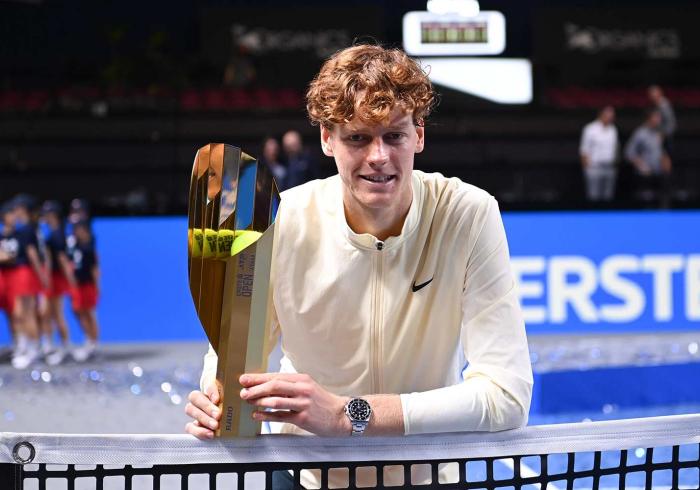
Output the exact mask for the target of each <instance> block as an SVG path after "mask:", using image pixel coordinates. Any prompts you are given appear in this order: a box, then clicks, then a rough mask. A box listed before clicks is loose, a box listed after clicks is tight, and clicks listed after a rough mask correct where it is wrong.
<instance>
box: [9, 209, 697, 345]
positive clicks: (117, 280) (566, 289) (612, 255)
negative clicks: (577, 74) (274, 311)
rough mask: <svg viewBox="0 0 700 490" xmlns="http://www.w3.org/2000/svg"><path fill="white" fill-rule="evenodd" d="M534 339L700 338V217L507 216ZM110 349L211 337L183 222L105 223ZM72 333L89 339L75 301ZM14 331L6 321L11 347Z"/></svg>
mask: <svg viewBox="0 0 700 490" xmlns="http://www.w3.org/2000/svg"><path fill="white" fill-rule="evenodd" d="M503 219H504V223H505V227H506V232H507V234H508V241H509V245H510V250H511V256H512V264H513V270H514V273H515V276H516V279H517V281H518V282H519V286H520V294H521V299H522V305H523V312H524V314H525V318H526V323H527V329H528V333H529V334H537V333H587V332H598V333H599V332H633V331H636V332H649V331H671V330H691V329H700V212H698V211H688V212H685V211H674V212H595V213H594V212H590V213H581V212H557V213H539V212H538V213H504V217H503ZM94 229H95V234H96V236H97V249H98V254H99V259H100V267H101V269H102V284H101V290H100V302H99V306H98V319H99V322H100V328H101V332H100V337H101V339H102V340H103V341H149V340H204V338H205V337H204V333H203V331H202V328H201V327H200V326H199V322H198V320H197V317H196V314H195V311H194V307H193V305H192V299H191V297H190V292H189V288H188V281H187V250H186V246H187V244H186V236H187V232H186V220H185V219H184V218H180V217H175V218H100V219H96V220H95V221H94ZM66 317H67V318H69V319H70V323H71V325H70V326H71V335H72V336H73V338H74V340H75V341H80V340H81V339H82V335H81V334H80V329H79V328H78V325H77V323H76V322H75V320H74V319H73V315H72V314H71V313H70V308H69V305H68V301H66ZM8 342H9V332H8V328H7V327H6V321H5V318H4V316H3V315H0V345H3V344H7V343H8Z"/></svg>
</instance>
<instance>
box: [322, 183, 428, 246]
mask: <svg viewBox="0 0 700 490" xmlns="http://www.w3.org/2000/svg"><path fill="white" fill-rule="evenodd" d="M411 187H412V190H413V199H412V200H411V207H410V208H409V209H408V214H407V215H406V219H405V220H404V223H403V227H402V228H401V234H399V235H398V236H391V237H389V238H387V239H386V240H384V245H383V247H382V250H389V249H392V248H395V247H397V246H399V245H400V244H401V243H402V242H403V241H404V240H405V239H406V238H407V237H408V236H410V235H411V233H413V231H414V230H415V229H416V228H417V225H418V222H419V220H420V210H421V209H422V208H423V197H424V195H423V186H422V185H421V180H420V178H419V177H418V176H417V175H416V172H415V171H414V172H413V173H412V174H411ZM328 190H329V192H328V195H327V196H326V202H327V203H328V204H329V206H328V210H329V211H330V212H331V213H332V214H333V215H334V219H335V223H336V230H337V231H339V232H340V234H341V235H342V236H343V237H344V238H345V239H346V240H347V241H348V242H349V243H350V244H352V245H353V246H355V247H357V248H360V249H365V250H377V249H378V248H377V243H378V242H380V240H378V239H377V238H376V237H375V236H374V235H371V234H369V233H361V234H360V233H355V232H354V231H353V230H352V229H351V228H350V226H349V225H348V222H347V220H346V219H345V210H344V208H343V183H342V181H341V180H340V176H338V175H336V176H334V177H333V182H332V185H330V186H329V189H328Z"/></svg>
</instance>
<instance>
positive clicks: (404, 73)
mask: <svg viewBox="0 0 700 490" xmlns="http://www.w3.org/2000/svg"><path fill="white" fill-rule="evenodd" d="M396 104H399V105H401V106H402V107H403V109H404V110H405V111H406V112H407V113H410V114H412V115H413V122H414V123H415V124H417V125H421V126H422V125H423V121H424V120H425V118H426V117H427V116H428V115H429V114H430V111H431V110H432V109H433V106H434V105H435V92H434V91H433V86H432V84H431V83H430V80H429V79H428V76H427V74H426V73H425V72H424V71H423V69H422V68H421V67H420V65H419V64H418V63H417V62H416V61H414V60H412V59H411V58H409V57H408V56H407V55H406V53H404V52H403V51H401V50H400V49H387V48H383V47H381V46H376V45H368V44H363V45H358V46H352V47H349V48H346V49H343V50H341V51H338V52H337V53H335V54H334V55H333V56H331V57H330V58H329V59H327V60H326V61H325V63H324V64H323V66H322V67H321V70H320V71H319V73H318V75H316V77H315V78H314V79H313V80H312V81H311V84H310V85H309V89H308V91H307V92H306V110H307V111H308V113H309V119H310V120H311V123H312V124H322V125H323V126H325V127H327V128H332V127H333V125H334V124H342V123H347V122H349V121H351V120H352V119H353V118H355V117H359V118H360V119H361V120H363V121H366V122H370V123H374V124H376V123H379V122H381V121H383V120H385V119H386V118H387V117H388V116H389V113H390V112H391V111H392V109H393V108H394V106H395V105H396Z"/></svg>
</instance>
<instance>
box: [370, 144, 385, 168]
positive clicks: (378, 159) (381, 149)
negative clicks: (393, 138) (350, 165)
mask: <svg viewBox="0 0 700 490" xmlns="http://www.w3.org/2000/svg"><path fill="white" fill-rule="evenodd" d="M388 160H389V154H388V152H387V147H386V143H384V140H383V139H382V138H374V139H373V140H372V143H371V144H370V147H369V155H368V161H369V164H370V165H384V164H385V163H386V162H387V161H388Z"/></svg>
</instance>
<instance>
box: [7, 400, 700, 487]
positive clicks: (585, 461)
mask: <svg viewBox="0 0 700 490" xmlns="http://www.w3.org/2000/svg"><path fill="white" fill-rule="evenodd" d="M276 471H290V472H291V474H292V475H293V478H294V481H295V483H296V485H297V486H298V485H300V484H301V483H302V482H304V481H305V480H304V473H305V472H308V471H313V472H315V475H317V477H318V485H317V487H318V488H327V487H330V488H333V487H337V488H395V487H397V486H402V487H420V486H422V488H426V485H429V486H430V487H438V488H466V489H476V488H480V489H497V488H499V489H501V488H503V489H506V488H510V489H535V488H537V489H541V490H544V489H548V490H560V489H561V490H563V489H567V490H568V489H576V488H586V489H609V488H616V489H618V488H619V489H632V488H635V489H636V488H647V489H655V488H673V489H677V488H678V489H680V488H698V487H700V414H697V415H676V416H668V417H651V418H643V419H627V420H617V421H606V422H581V423H574V424H556V425H541V426H530V427H525V428H522V429H517V430H512V431H505V432H497V433H455V434H433V435H422V436H405V437H365V438H317V437H295V436H280V435H274V436H261V437H258V438H254V439H241V440H227V441H224V440H215V441H199V440H197V439H195V438H193V437H190V436H187V435H102V436H95V435H67V434H20V433H2V434H1V435H0V481H1V482H3V485H1V487H2V488H3V489H4V488H9V489H12V490H20V489H22V490H25V489H36V490H44V489H48V490H53V489H58V488H61V489H66V490H86V489H97V490H116V489H126V490H141V489H155V490H161V489H163V490H170V489H185V490H189V489H194V490H199V489H229V488H238V489H242V488H246V489H249V488H272V482H273V473H274V472H276ZM5 482H6V483H5Z"/></svg>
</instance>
